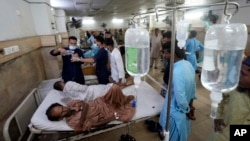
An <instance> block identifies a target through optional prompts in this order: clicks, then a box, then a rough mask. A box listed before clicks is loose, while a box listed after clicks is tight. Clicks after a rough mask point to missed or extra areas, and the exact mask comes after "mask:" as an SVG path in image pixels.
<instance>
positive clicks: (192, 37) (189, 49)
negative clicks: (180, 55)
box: [186, 30, 204, 71]
mask: <svg viewBox="0 0 250 141" xmlns="http://www.w3.org/2000/svg"><path fill="white" fill-rule="evenodd" d="M196 35H197V32H196V31H194V30H192V31H190V33H189V39H188V40H187V42H186V58H187V60H188V61H189V62H190V63H191V64H192V66H193V67H194V69H195V71H198V70H197V58H196V51H199V52H203V51H204V46H203V45H202V44H201V42H200V41H199V40H197V39H196Z"/></svg>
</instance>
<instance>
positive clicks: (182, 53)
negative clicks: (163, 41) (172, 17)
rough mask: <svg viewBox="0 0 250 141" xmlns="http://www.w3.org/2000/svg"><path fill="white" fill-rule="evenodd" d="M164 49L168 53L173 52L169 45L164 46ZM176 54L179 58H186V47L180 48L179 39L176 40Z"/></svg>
mask: <svg viewBox="0 0 250 141" xmlns="http://www.w3.org/2000/svg"><path fill="white" fill-rule="evenodd" d="M164 50H165V51H167V52H168V53H171V46H167V47H166V48H164ZM175 55H176V57H178V58H179V59H186V55H185V50H184V49H180V48H179V47H178V45H177V41H176V42H175Z"/></svg>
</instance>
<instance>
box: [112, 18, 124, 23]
mask: <svg viewBox="0 0 250 141" xmlns="http://www.w3.org/2000/svg"><path fill="white" fill-rule="evenodd" d="M112 23H123V19H116V18H114V19H113V20H112Z"/></svg>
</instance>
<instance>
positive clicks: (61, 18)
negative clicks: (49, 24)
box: [55, 9, 67, 33]
mask: <svg viewBox="0 0 250 141" xmlns="http://www.w3.org/2000/svg"><path fill="white" fill-rule="evenodd" d="M55 21H56V27H57V30H58V32H60V33H63V32H67V30H66V18H65V12H64V11H63V10H61V9H56V10H55Z"/></svg>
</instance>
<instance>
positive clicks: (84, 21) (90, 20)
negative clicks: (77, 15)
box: [82, 19, 95, 24]
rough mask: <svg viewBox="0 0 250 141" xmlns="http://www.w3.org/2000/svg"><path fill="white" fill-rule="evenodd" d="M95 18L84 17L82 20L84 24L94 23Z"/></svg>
mask: <svg viewBox="0 0 250 141" xmlns="http://www.w3.org/2000/svg"><path fill="white" fill-rule="evenodd" d="M94 23H95V20H93V19H84V20H82V24H94Z"/></svg>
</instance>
